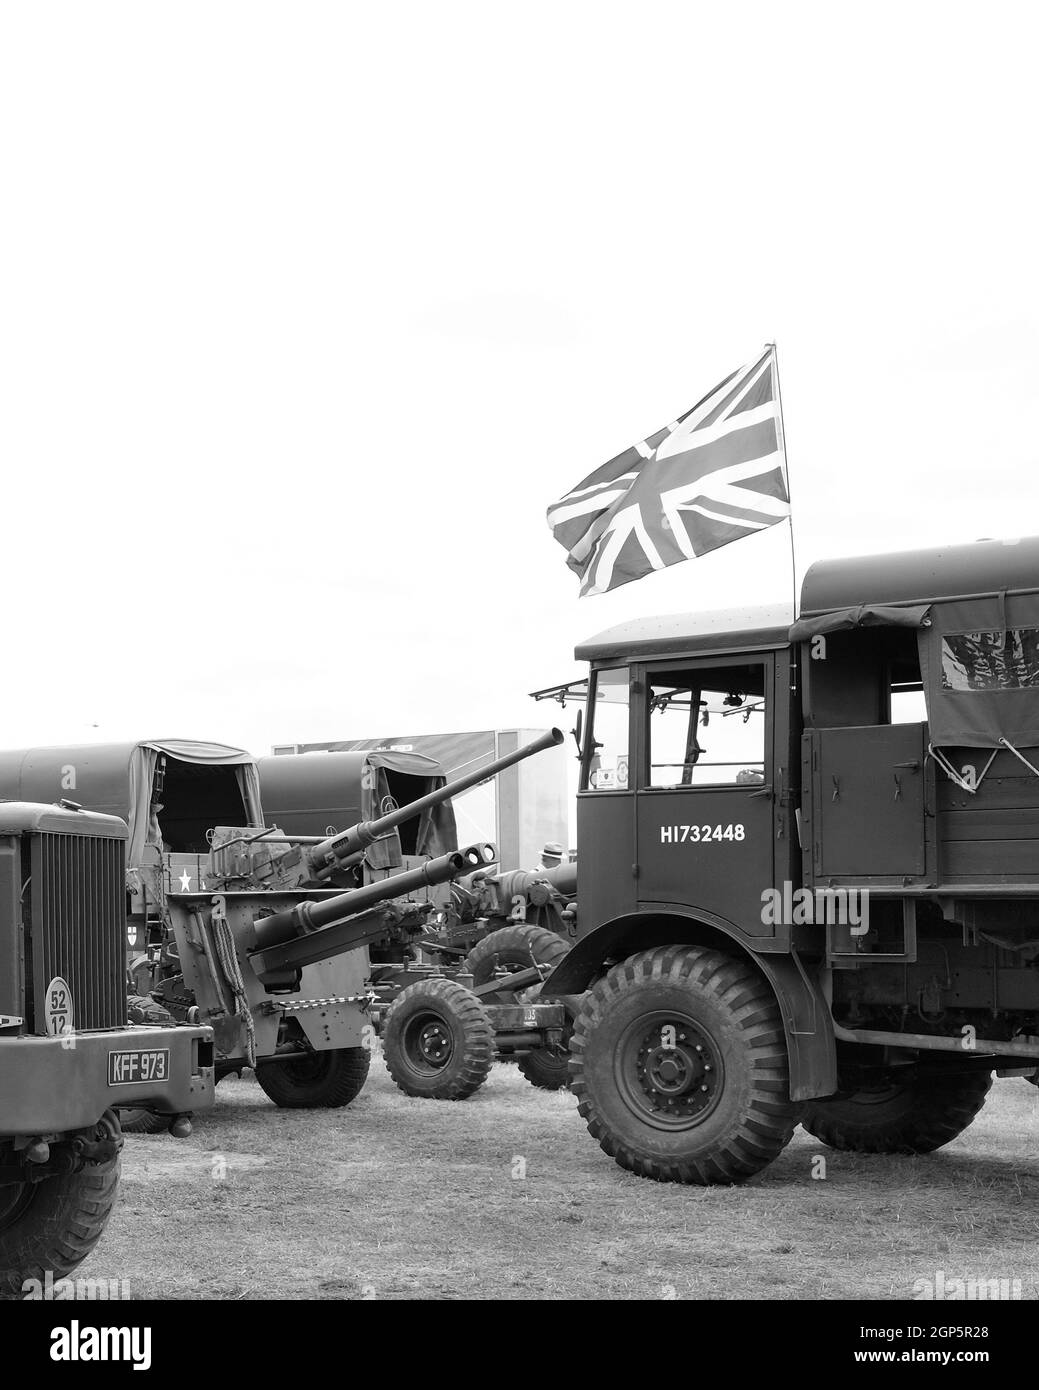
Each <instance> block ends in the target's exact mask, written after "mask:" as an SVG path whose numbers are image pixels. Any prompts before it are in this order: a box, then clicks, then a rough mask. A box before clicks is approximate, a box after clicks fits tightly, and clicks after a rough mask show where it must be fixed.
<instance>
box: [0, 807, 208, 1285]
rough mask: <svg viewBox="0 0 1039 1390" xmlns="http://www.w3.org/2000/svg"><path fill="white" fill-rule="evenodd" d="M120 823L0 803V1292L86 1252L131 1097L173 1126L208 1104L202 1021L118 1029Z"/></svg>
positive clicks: (121, 1009) (182, 1130) (184, 1124)
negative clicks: (188, 1024) (172, 1026)
mask: <svg viewBox="0 0 1039 1390" xmlns="http://www.w3.org/2000/svg"><path fill="white" fill-rule="evenodd" d="M126 834H127V831H126V826H125V824H124V823H123V822H122V821H121V820H119V819H117V818H115V817H112V816H108V815H98V814H94V813H92V812H88V811H84V810H82V809H81V808H79V807H78V806H76V805H74V804H72V803H68V802H67V803H64V804H61V805H58V804H55V805H33V804H30V803H25V802H18V801H2V802H0V1148H2V1157H0V1297H3V1298H18V1297H19V1296H25V1293H26V1291H27V1290H31V1287H32V1284H33V1282H35V1283H36V1284H37V1285H38V1286H43V1285H44V1283H45V1281H46V1279H47V1276H48V1274H49V1275H50V1276H51V1278H52V1279H55V1280H57V1279H63V1278H64V1277H65V1276H67V1275H68V1274H70V1273H71V1272H72V1270H74V1269H75V1268H76V1266H77V1265H79V1263H80V1262H81V1261H82V1260H83V1259H85V1258H86V1256H87V1255H89V1253H90V1251H91V1250H92V1249H93V1248H94V1245H95V1244H96V1243H97V1241H98V1239H99V1237H100V1235H101V1233H102V1231H103V1229H104V1227H105V1224H106V1222H107V1220H108V1217H109V1214H110V1213H111V1210H112V1207H113V1204H114V1202H115V1198H116V1189H117V1186H118V1182H119V1153H120V1150H121V1148H122V1144H123V1139H122V1134H121V1132H120V1126H119V1119H118V1112H119V1110H120V1108H121V1107H123V1106H125V1105H133V1106H140V1107H142V1108H145V1109H147V1110H148V1111H149V1112H153V1113H155V1114H158V1115H161V1116H162V1118H163V1120H164V1121H165V1123H166V1125H167V1127H169V1128H171V1129H172V1132H173V1133H174V1134H177V1135H183V1134H186V1133H188V1132H190V1115H191V1113H192V1112H193V1111H196V1110H199V1109H204V1108H205V1107H207V1106H208V1105H210V1104H212V1098H213V1043H212V1033H211V1031H210V1030H209V1029H208V1028H200V1027H196V1028H192V1027H185V1028H176V1029H149V1028H137V1027H130V1026H128V1024H127V1009H126V990H125V984H124V981H125V950H126V882H125V875H126V869H125V855H126Z"/></svg>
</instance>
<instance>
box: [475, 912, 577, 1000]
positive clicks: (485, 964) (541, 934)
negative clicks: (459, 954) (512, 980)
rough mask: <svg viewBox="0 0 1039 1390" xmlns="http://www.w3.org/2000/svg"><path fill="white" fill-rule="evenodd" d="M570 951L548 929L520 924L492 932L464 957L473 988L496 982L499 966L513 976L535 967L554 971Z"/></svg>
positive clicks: (561, 940)
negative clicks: (494, 979)
mask: <svg viewBox="0 0 1039 1390" xmlns="http://www.w3.org/2000/svg"><path fill="white" fill-rule="evenodd" d="M569 950H570V947H569V945H568V944H567V943H566V942H565V941H564V940H563V938H562V937H561V936H557V935H556V934H555V932H554V931H549V930H548V928H547V927H532V926H528V925H527V924H525V923H523V922H517V923H516V925H515V926H512V927H500V928H499V929H498V931H492V932H489V933H488V935H487V936H485V937H484V938H483V940H482V941H478V942H477V943H476V945H475V946H474V947H473V949H472V950H471V951H470V952H469V954H468V955H467V956H466V958H465V969H466V970H468V971H469V972H470V974H471V975H472V977H473V984H474V985H485V984H487V983H488V981H490V980H491V979H493V977H494V971H495V968H496V967H497V966H502V967H504V969H505V970H507V971H508V972H509V974H510V975H511V974H514V973H515V972H516V971H518V970H529V969H530V967H531V966H532V965H546V966H552V967H553V968H554V967H555V966H557V965H558V964H559V962H560V961H561V960H562V959H563V957H564V956H565V955H567V953H568V952H569ZM535 988H536V986H535Z"/></svg>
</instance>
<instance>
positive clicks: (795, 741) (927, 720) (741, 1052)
mask: <svg viewBox="0 0 1039 1390" xmlns="http://www.w3.org/2000/svg"><path fill="white" fill-rule="evenodd" d="M799 611H800V616H799V618H798V619H797V621H796V622H795V623H794V624H793V625H790V623H789V621H784V620H783V615H782V613H780V612H777V611H775V610H761V611H752V612H743V613H732V612H728V613H705V614H694V615H687V616H677V617H668V618H656V619H646V620H640V621H637V622H633V623H627V624H624V625H622V626H621V627H618V628H614V629H611V630H610V631H608V632H605V633H601V634H599V635H598V636H596V637H594V638H592V639H591V640H589V641H588V642H586V643H584V644H582V646H581V647H579V648H578V650H577V655H578V657H579V658H583V659H585V660H587V661H588V662H589V663H590V667H591V669H590V676H589V684H588V694H587V707H586V713H585V718H584V727H583V735H582V739H581V784H580V792H579V798H578V846H579V851H580V854H579V859H578V914H577V917H578V933H579V941H578V944H577V946H576V947H575V949H574V950H573V951H572V952H571V954H570V956H569V957H568V958H567V960H566V961H565V962H563V964H562V965H561V966H560V967H559V968H558V969H557V971H556V972H555V974H554V975H553V977H552V980H551V982H550V986H549V989H550V992H551V993H553V994H574V993H577V992H580V991H586V992H587V993H586V996H585V1000H584V1004H583V1006H582V1010H581V1013H580V1015H579V1017H578V1019H577V1021H576V1024H575V1032H574V1039H573V1043H572V1060H571V1074H572V1085H573V1089H574V1090H575V1091H576V1093H577V1095H578V1098H579V1103H580V1106H581V1110H582V1113H583V1114H584V1115H585V1118H586V1120H587V1121H588V1122H589V1127H590V1128H591V1130H592V1132H593V1134H594V1135H595V1136H596V1137H598V1138H599V1139H600V1141H601V1142H602V1144H603V1147H604V1148H606V1150H607V1152H609V1153H611V1154H613V1156H614V1157H616V1158H617V1160H618V1162H620V1163H622V1165H623V1166H625V1167H628V1168H631V1169H633V1170H634V1171H636V1172H640V1173H643V1174H645V1175H647V1176H652V1177H661V1178H665V1179H671V1180H677V1181H687V1182H703V1183H707V1182H731V1181H739V1180H741V1179H742V1178H745V1177H747V1176H749V1175H750V1174H751V1173H753V1172H756V1171H758V1170H759V1169H760V1168H761V1167H763V1166H764V1165H765V1164H767V1163H768V1162H770V1161H771V1160H772V1159H773V1158H775V1157H776V1156H777V1155H778V1153H779V1152H780V1151H781V1150H782V1148H783V1146H784V1145H785V1144H786V1142H787V1141H788V1140H789V1138H790V1135H791V1134H792V1132H793V1128H794V1126H795V1124H796V1123H797V1122H798V1121H799V1122H800V1123H802V1124H804V1125H805V1127H806V1128H807V1129H809V1130H810V1132H811V1133H813V1134H814V1135H816V1136H817V1137H818V1138H820V1139H822V1140H823V1142H827V1143H831V1144H833V1145H834V1146H835V1147H838V1148H853V1149H861V1150H863V1151H867V1152H883V1151H890V1152H914V1153H919V1152H926V1151H929V1150H931V1149H933V1148H937V1147H939V1146H940V1145H941V1144H943V1143H946V1142H948V1140H949V1139H951V1138H953V1137H955V1135H956V1134H958V1133H960V1132H961V1131H962V1129H963V1128H965V1127H966V1125H967V1124H969V1123H970V1121H971V1120H972V1119H973V1117H974V1115H975V1114H976V1113H977V1111H978V1110H979V1109H980V1107H981V1105H982V1103H983V1101H984V1098H985V1094H986V1092H987V1090H988V1088H989V1085H990V1082H991V1076H992V1073H993V1071H998V1072H1021V1073H1030V1072H1034V1071H1035V1069H1036V1067H1037V1066H1039V976H1037V974H1036V970H1035V967H1034V963H1033V962H1034V960H1035V959H1036V958H1037V957H1039V541H1036V540H1028V541H1019V542H1014V543H1001V542H979V543H977V544H975V545H970V546H953V547H947V548H943V549H940V550H934V551H916V552H910V553H907V554H903V555H886V556H873V557H864V558H857V559H849V558H842V559H838V560H832V561H825V562H821V563H819V564H817V565H814V566H812V567H811V569H810V570H809V571H808V573H807V574H806V576H805V579H804V583H803V586H802V592H801V603H800V610H799Z"/></svg>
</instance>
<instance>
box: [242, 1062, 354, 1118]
mask: <svg viewBox="0 0 1039 1390" xmlns="http://www.w3.org/2000/svg"><path fill="white" fill-rule="evenodd" d="M370 1062H371V1053H370V1052H369V1051H368V1049H367V1048H366V1047H334V1048H330V1049H329V1050H328V1051H327V1052H308V1053H307V1055H306V1056H305V1057H293V1058H292V1059H291V1060H288V1061H284V1062H274V1061H269V1062H258V1063H257V1065H256V1080H257V1081H258V1082H259V1083H260V1086H261V1087H262V1089H263V1092H264V1094H265V1095H267V1096H269V1097H270V1099H271V1100H272V1101H273V1102H274V1104H275V1105H280V1106H281V1108H282V1109H283V1110H336V1109H338V1108H339V1107H340V1106H343V1105H349V1104H350V1102H351V1101H352V1100H353V1099H354V1098H355V1097H356V1096H357V1095H358V1094H359V1093H360V1090H361V1087H362V1086H363V1085H364V1083H365V1081H366V1080H367V1077H368V1067H369V1064H370Z"/></svg>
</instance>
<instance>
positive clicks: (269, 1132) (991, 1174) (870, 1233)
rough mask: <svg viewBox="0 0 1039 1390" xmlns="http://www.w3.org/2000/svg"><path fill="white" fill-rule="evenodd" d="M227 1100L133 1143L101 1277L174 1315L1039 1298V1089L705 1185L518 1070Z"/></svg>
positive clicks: (807, 1141)
mask: <svg viewBox="0 0 1039 1390" xmlns="http://www.w3.org/2000/svg"><path fill="white" fill-rule="evenodd" d="M218 1094H219V1100H218V1104H217V1107H216V1108H215V1109H214V1110H213V1111H212V1112H211V1113H210V1114H209V1115H206V1116H203V1117H201V1118H200V1119H199V1120H198V1121H197V1124H196V1129H195V1133H194V1135H193V1136H192V1137H191V1138H190V1139H187V1140H175V1139H171V1138H169V1137H168V1136H161V1137H142V1138H130V1139H128V1140H127V1145H126V1152H125V1157H124V1162H123V1187H122V1196H121V1201H120V1204H119V1207H118V1209H117V1211H116V1214H115V1216H114V1218H113V1220H112V1223H111V1225H110V1227H109V1230H108V1232H107V1234H106V1236H105V1239H104V1240H103V1242H102V1244H101V1245H100V1246H99V1248H98V1250H97V1251H96V1252H95V1254H94V1255H93V1256H92V1258H91V1259H90V1260H89V1261H88V1262H87V1264H86V1265H84V1266H83V1268H82V1270H81V1271H80V1274H81V1276H82V1277H93V1278H104V1279H125V1280H127V1281H128V1283H129V1287H130V1291H131V1293H132V1295H133V1296H134V1297H142V1298H148V1297H151V1298H164V1299H171V1298H173V1299H175V1298H220V1299H235V1298H279V1299H293V1298H365V1297H369V1298H380V1299H382V1298H438V1299H439V1298H531V1297H533V1298H578V1299H585V1298H622V1299H627V1298H642V1297H678V1298H712V1299H725V1298H737V1297H740V1298H762V1299H782V1298H835V1299H840V1298H862V1297H864V1298H887V1297H893V1298H908V1297H911V1296H912V1291H913V1283H914V1281H915V1280H916V1279H920V1278H933V1277H934V1275H935V1272H936V1271H937V1270H943V1271H944V1272H945V1274H946V1276H947V1277H948V1278H953V1277H959V1278H976V1279H992V1278H1009V1279H1015V1278H1016V1279H1019V1280H1020V1281H1021V1296H1022V1297H1023V1298H1036V1297H1037V1296H1039V1152H1037V1145H1036V1140H1037V1138H1039V1090H1036V1088H1034V1087H1032V1086H1029V1085H1028V1084H1027V1083H1026V1082H1024V1081H1022V1080H1007V1081H1001V1082H997V1083H996V1086H995V1088H994V1091H993V1094H992V1097H991V1099H990V1100H989V1102H988V1104H987V1105H986V1107H985V1109H984V1110H983V1111H982V1114H981V1116H980V1117H979V1119H978V1120H977V1121H976V1122H975V1123H974V1125H973V1126H972V1127H971V1128H970V1129H969V1130H968V1131H967V1132H966V1133H965V1134H964V1135H963V1136H962V1137H961V1138H960V1139H958V1140H956V1141H955V1142H954V1143H952V1144H950V1145H949V1146H948V1147H947V1148H945V1149H943V1150H940V1151H939V1152H938V1153H937V1154H934V1155H932V1156H930V1157H928V1158H917V1159H914V1158H865V1157H858V1156H854V1155H844V1154H836V1153H830V1152H828V1151H826V1150H824V1149H822V1147H821V1146H820V1145H819V1144H818V1143H817V1142H816V1141H815V1140H813V1139H811V1138H810V1137H809V1136H808V1135H806V1134H805V1133H804V1132H803V1131H801V1130H798V1132H797V1134H796V1135H795V1138H794V1141H793V1143H792V1144H791V1145H790V1147H789V1148H788V1149H787V1150H786V1152H785V1153H784V1154H783V1155H782V1157H781V1158H780V1159H779V1160H778V1162H776V1163H775V1164H773V1165H772V1167H771V1168H770V1169H768V1170H767V1171H766V1172H765V1173H764V1174H762V1175H761V1176H759V1177H758V1178H757V1179H755V1180H754V1181H753V1182H751V1183H749V1184H748V1185H747V1186H745V1187H742V1188H732V1189H721V1188H714V1189H706V1190H704V1189H699V1188H690V1187H674V1186H668V1185H662V1184H657V1183H652V1182H646V1181H644V1180H642V1179H639V1178H635V1177H632V1176H631V1175H630V1174H627V1173H624V1172H622V1171H621V1170H620V1169H619V1168H617V1167H616V1166H615V1164H614V1163H613V1162H612V1161H611V1160H610V1159H608V1158H607V1157H606V1156H605V1155H604V1154H603V1153H602V1152H601V1151H600V1149H599V1148H598V1146H597V1145H596V1144H594V1143H593V1142H592V1140H591V1139H590V1138H589V1136H588V1134H587V1132H586V1130H585V1128H584V1125H583V1123H582V1121H581V1119H580V1117H579V1116H578V1114H577V1111H576V1106H575V1104H574V1101H573V1099H572V1097H571V1096H570V1095H569V1094H568V1093H562V1094H548V1093H545V1092H541V1091H535V1090H533V1089H532V1088H531V1087H530V1086H529V1085H528V1084H527V1082H526V1081H525V1080H524V1079H523V1077H522V1076H520V1075H519V1074H518V1073H517V1072H516V1070H515V1068H511V1067H504V1066H499V1067H496V1068H495V1070H494V1072H493V1073H492V1076H491V1078H490V1080H489V1082H488V1083H487V1085H486V1086H485V1087H484V1089H483V1090H482V1091H481V1092H479V1094H478V1095H476V1096H474V1097H473V1098H472V1099H470V1100H468V1101H464V1102H461V1103H455V1104H436V1103H433V1102H429V1101H420V1100H411V1099H409V1098H407V1097H405V1096H403V1095H401V1094H400V1093H399V1092H398V1091H397V1090H396V1088H395V1087H394V1086H393V1084H392V1082H391V1081H390V1079H389V1077H388V1075H387V1074H386V1071H385V1068H384V1067H383V1065H382V1063H381V1061H378V1060H377V1061H376V1062H375V1064H374V1065H373V1068H372V1074H371V1077H370V1079H369V1081H368V1084H367V1086H366V1087H365V1089H364V1091H363V1092H362V1093H361V1095H360V1097H359V1098H358V1099H357V1100H356V1101H355V1102H354V1103H353V1105H351V1106H349V1107H348V1108H347V1109H345V1110H339V1111H310V1112H307V1111H301V1112H295V1113H293V1112H290V1111H283V1110H278V1109H276V1108H275V1107H274V1106H273V1105H271V1103H270V1102H269V1101H268V1100H267V1098H266V1097H265V1096H264V1095H263V1093H262V1091H261V1090H260V1089H259V1087H258V1086H257V1085H256V1084H255V1082H253V1081H251V1080H245V1081H234V1080H232V1081H229V1082H226V1083H224V1084H222V1085H221V1087H220V1090H219V1093H218ZM820 1153H823V1154H825V1155H826V1164H827V1176H826V1178H825V1180H818V1179H813V1178H812V1176H811V1174H812V1169H813V1159H814V1157H815V1156H816V1155H817V1154H820ZM517 1160H523V1161H524V1163H525V1172H526V1175H525V1177H518V1176H514V1173H517V1172H518V1171H519V1169H520V1166H521V1165H520V1164H518V1163H517ZM221 1175H223V1176H221Z"/></svg>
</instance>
